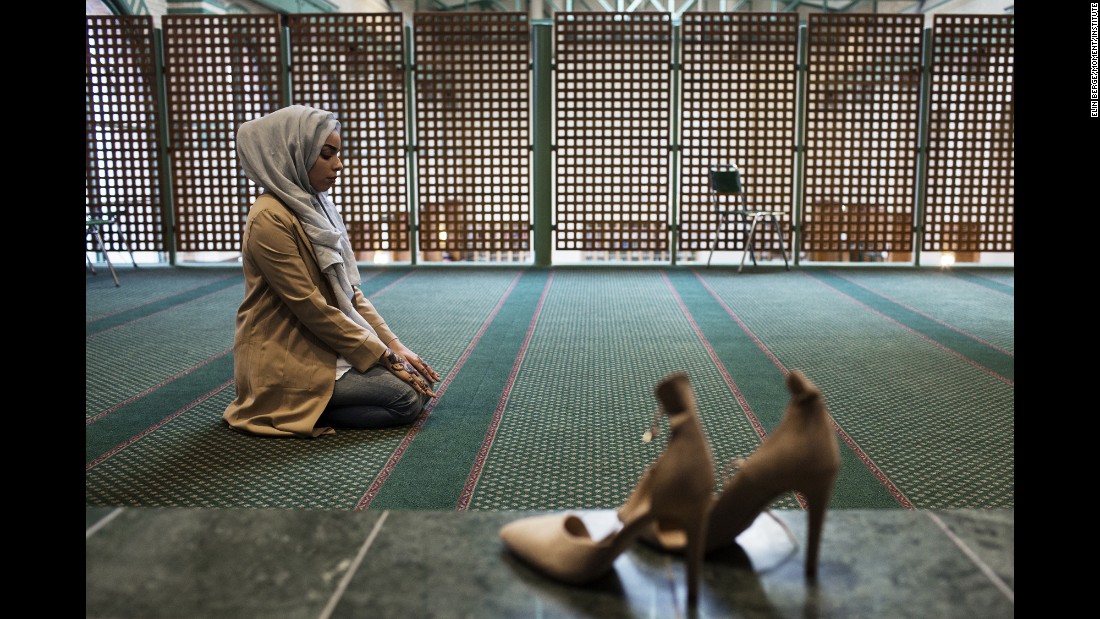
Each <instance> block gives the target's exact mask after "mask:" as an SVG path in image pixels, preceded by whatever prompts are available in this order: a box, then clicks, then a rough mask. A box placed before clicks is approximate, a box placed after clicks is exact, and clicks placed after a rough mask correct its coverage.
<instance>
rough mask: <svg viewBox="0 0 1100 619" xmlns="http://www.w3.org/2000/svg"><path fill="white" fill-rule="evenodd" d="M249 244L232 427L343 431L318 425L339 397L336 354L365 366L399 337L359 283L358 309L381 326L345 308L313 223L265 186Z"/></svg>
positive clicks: (251, 218) (251, 217) (249, 227)
mask: <svg viewBox="0 0 1100 619" xmlns="http://www.w3.org/2000/svg"><path fill="white" fill-rule="evenodd" d="M241 246H242V248H243V251H242V253H243V259H244V301H242V302H241V305H240V307H239V308H238V309H237V328H236V335H235V337H234V340H233V355H234V357H233V368H234V372H233V375H234V378H235V379H236V383H237V385H236V386H237V398H236V399H235V400H233V402H232V403H230V404H229V406H228V407H227V408H226V409H225V412H224V413H223V414H222V417H223V418H224V419H225V420H226V422H228V423H229V425H230V427H232V428H235V429H237V430H241V431H244V432H250V433H253V434H261V435H265V436H300V437H315V436H320V435H322V434H334V433H335V430H333V429H332V428H329V427H324V426H321V427H315V424H316V423H317V419H318V418H319V417H320V416H321V413H322V412H324V410H325V407H326V406H327V405H328V401H329V399H330V398H331V397H332V390H333V387H334V384H335V382H336V381H335V379H336V358H337V355H342V356H343V357H344V358H345V359H347V360H348V362H349V363H351V365H352V366H353V367H355V369H357V370H360V371H366V370H367V369H368V368H370V367H371V366H373V365H374V364H376V363H378V360H379V358H380V357H381V356H382V353H384V352H385V351H386V348H387V344H388V343H389V342H391V341H393V340H394V339H396V338H397V336H396V335H394V333H393V332H392V331H391V330H390V328H389V327H388V326H386V322H385V321H384V320H383V319H382V316H381V315H379V314H378V312H377V311H376V310H375V309H374V306H373V305H372V304H371V302H370V301H368V300H367V298H366V297H365V296H363V293H362V292H360V291H359V289H358V288H356V289H355V297H354V299H353V303H354V305H355V308H356V309H357V310H358V311H359V313H360V314H362V316H363V317H364V318H366V320H367V324H369V325H371V326H372V327H374V330H375V332H376V333H377V335H376V334H375V333H371V332H370V331H368V330H367V329H364V328H363V327H362V326H360V325H358V324H356V322H355V321H354V320H352V319H351V318H349V317H348V316H347V315H345V314H344V313H343V312H341V311H340V309H339V308H338V307H337V306H336V302H335V300H334V297H333V291H332V288H331V286H330V285H329V284H328V283H327V281H326V279H325V277H324V275H323V274H322V273H321V269H320V267H318V265H317V262H316V260H315V259H314V257H313V250H312V249H311V246H310V243H309V239H308V238H307V237H306V232H305V230H304V229H303V228H302V225H301V224H300V223H299V222H298V218H297V217H295V216H294V213H292V212H291V211H290V210H289V209H287V208H286V206H284V205H283V204H282V203H281V202H279V200H278V199H276V198H275V197H273V196H271V195H268V194H264V195H262V196H260V198H259V199H257V200H256V202H255V203H254V204H253V205H252V208H251V209H250V210H249V212H248V219H247V220H246V222H245V228H244V237H243V239H242V245H241Z"/></svg>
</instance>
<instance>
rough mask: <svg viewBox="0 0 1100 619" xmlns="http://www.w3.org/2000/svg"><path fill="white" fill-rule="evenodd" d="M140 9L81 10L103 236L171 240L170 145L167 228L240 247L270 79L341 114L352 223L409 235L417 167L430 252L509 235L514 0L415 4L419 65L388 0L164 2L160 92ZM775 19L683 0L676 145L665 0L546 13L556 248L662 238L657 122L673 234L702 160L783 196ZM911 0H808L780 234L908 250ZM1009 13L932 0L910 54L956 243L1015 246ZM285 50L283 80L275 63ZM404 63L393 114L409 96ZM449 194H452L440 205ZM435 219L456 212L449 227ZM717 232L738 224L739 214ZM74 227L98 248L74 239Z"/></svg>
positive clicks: (785, 100) (698, 199) (831, 249)
mask: <svg viewBox="0 0 1100 619" xmlns="http://www.w3.org/2000/svg"><path fill="white" fill-rule="evenodd" d="M150 19H151V18H149V17H122V16H88V18H87V41H88V50H87V81H86V90H87V104H86V116H87V134H86V153H87V170H86V173H87V195H86V210H88V212H89V213H91V212H92V210H93V209H99V208H106V207H111V206H118V205H119V202H125V203H126V204H125V205H124V206H125V208H124V209H123V210H124V212H123V218H122V220H121V222H120V225H118V226H115V227H113V228H111V227H109V228H108V230H107V232H108V234H109V236H108V237H107V239H106V240H107V241H108V245H109V248H110V249H111V250H112V251H125V250H127V249H133V250H135V251H166V245H168V244H169V237H165V236H164V231H163V229H164V227H165V226H164V220H163V216H162V213H163V212H164V210H165V209H166V208H169V207H167V206H166V205H165V202H166V201H167V200H168V197H167V196H162V195H161V191H162V189H161V188H162V187H164V186H166V185H165V184H164V183H166V181H165V180H164V179H163V178H162V177H164V175H165V174H166V170H164V169H162V168H164V167H165V166H167V165H170V166H171V172H172V176H171V177H170V180H171V182H172V186H173V195H172V196H171V204H172V205H173V207H171V208H173V213H174V215H175V228H174V232H175V234H176V238H175V239H174V241H175V243H176V245H175V248H176V249H177V250H178V251H181V252H196V253H197V252H206V251H218V252H220V251H229V252H236V251H239V238H240V232H241V225H242V223H243V221H244V216H245V214H246V211H247V208H248V206H249V205H250V204H251V202H252V200H253V198H254V197H255V195H254V194H255V191H256V188H255V187H254V186H253V185H252V184H251V182H250V181H248V180H247V179H245V178H244V176H243V173H242V172H241V171H240V170H239V165H238V164H237V161H236V154H235V151H234V142H233V138H234V135H235V131H236V128H237V127H239V125H240V124H241V123H242V122H244V121H246V120H251V119H253V118H256V117H258V116H260V115H262V114H266V113H269V112H271V111H274V110H275V109H277V108H278V107H281V106H282V105H284V104H285V103H286V102H287V101H290V102H295V103H297V102H303V103H308V104H314V105H327V106H328V107H329V108H330V109H332V110H333V111H336V112H337V113H338V114H340V116H341V121H342V122H343V126H344V131H345V138H346V139H345V149H346V150H347V151H348V152H347V157H348V158H349V160H348V162H347V163H348V164H349V165H348V168H349V169H348V170H347V172H346V174H345V178H344V179H342V180H343V182H342V183H340V184H339V185H338V187H337V189H336V190H335V191H334V198H335V199H337V200H338V205H340V206H341V208H343V209H344V210H345V212H346V213H348V218H349V219H350V220H351V221H349V228H350V229H351V230H352V233H353V240H354V241H355V242H356V243H360V244H362V246H361V247H357V249H360V250H369V249H386V248H387V246H386V244H387V243H388V244H389V245H388V249H390V250H391V251H403V250H404V249H405V248H408V247H409V246H410V245H411V238H412V236H411V235H410V234H409V227H408V224H409V221H410V219H412V218H413V215H411V214H410V213H409V210H410V209H409V207H408V205H407V204H406V202H407V196H409V195H410V191H411V190H412V189H414V187H412V186H406V183H407V182H408V183H411V182H412V180H413V179H415V180H417V181H418V182H420V183H421V188H420V192H419V194H417V204H418V211H417V213H415V215H416V216H418V217H419V218H421V219H422V220H424V221H421V222H420V223H421V225H424V226H425V229H424V231H423V232H424V234H423V238H422V241H423V244H422V246H421V247H420V249H421V250H422V251H425V254H426V260H427V261H432V260H435V259H438V258H437V257H436V256H438V255H440V252H452V253H453V252H462V253H469V252H484V251H486V250H496V251H513V252H516V255H517V256H520V257H519V258H517V259H519V260H523V259H524V256H527V255H528V254H527V253H526V252H528V251H529V250H528V247H529V238H530V235H531V234H532V231H531V230H530V220H529V216H530V214H529V208H530V207H529V197H528V193H529V184H528V183H529V177H530V173H531V169H532V165H533V163H535V162H532V161H531V160H530V152H529V148H530V144H529V141H530V137H529V131H530V127H529V122H530V121H529V117H528V115H529V111H530V109H531V104H530V102H529V98H530V91H529V86H528V84H529V79H530V75H531V66H530V65H531V61H532V58H531V52H530V28H529V24H528V23H527V21H526V19H527V18H526V15H525V14H507V13H502V14H481V13H466V14H461V15H458V14H448V13H425V14H423V15H422V16H420V17H419V20H418V22H417V28H416V29H417V33H418V38H417V39H416V48H417V49H416V50H415V54H414V56H416V57H418V58H419V60H418V61H417V62H418V63H419V66H418V67H417V68H416V71H413V70H412V68H411V67H406V66H404V61H403V59H404V54H405V49H404V48H405V46H406V44H407V43H406V41H404V36H405V35H404V29H403V27H402V25H401V21H400V19H401V17H400V15H398V14H396V13H395V14H392V15H391V14H364V15H353V14H344V15H312V14H311V15H292V16H289V17H288V18H287V19H288V20H289V21H288V22H287V23H288V24H289V25H290V32H291V35H290V38H291V40H290V42H289V45H288V46H287V48H288V49H290V50H291V51H290V53H291V56H292V58H291V59H289V60H288V59H286V58H284V57H283V46H282V44H283V40H282V38H281V37H282V35H281V32H282V31H283V28H282V27H281V26H280V18H279V16H277V15H274V14H263V15H226V16H211V15H168V16H165V17H164V18H163V25H164V26H163V27H164V31H163V37H162V39H163V45H164V50H165V59H164V67H163V75H164V79H165V89H166V99H165V102H164V105H163V107H164V108H165V109H167V114H166V115H165V116H166V117H163V118H162V117H159V116H158V110H159V109H160V107H161V106H159V105H158V100H157V96H158V94H157V88H156V82H157V77H156V74H157V70H158V69H157V67H156V66H155V64H156V61H155V56H156V55H155V51H154V50H155V39H154V36H153V35H154V31H153V28H152V24H151V21H150ZM794 19H795V16H794V15H793V14H786V13H783V14H778V13H777V14H766V13H765V14H757V13H752V12H748V13H741V12H734V13H720V14H717V15H713V14H706V13H687V14H685V16H684V26H683V29H682V32H683V34H682V42H683V64H682V68H681V69H680V71H682V77H683V94H682V104H681V107H680V108H679V109H680V110H681V113H682V117H681V119H680V120H681V126H682V127H683V129H684V131H683V135H682V143H681V144H680V145H676V144H672V143H671V141H672V139H673V136H672V134H671V127H670V120H669V119H670V115H671V114H672V112H673V110H674V109H676V108H675V107H674V103H676V102H674V101H673V95H674V94H675V93H674V92H673V91H672V90H671V88H670V85H671V75H673V74H674V71H675V69H673V68H672V67H671V62H672V60H673V59H672V57H671V56H672V54H671V50H672V42H673V41H672V39H673V31H672V28H671V24H670V22H669V16H668V15H667V14H665V13H625V14H616V13H591V14H589V13H558V14H557V15H556V17H555V31H554V36H555V51H554V58H553V61H554V62H555V63H556V64H555V65H554V77H555V80H556V81H555V84H554V85H555V88H556V92H555V95H554V103H555V105H556V122H555V132H556V133H555V139H556V145H555V147H556V156H555V161H554V162H553V163H554V165H555V166H556V169H555V174H556V177H555V181H556V199H557V204H556V212H555V215H556V219H557V221H556V226H557V231H556V242H557V245H556V246H557V248H558V249H564V250H568V249H573V250H585V251H620V250H627V249H629V250H637V251H643V252H658V251H667V238H668V228H669V225H670V223H677V222H673V221H670V219H669V214H670V213H671V212H673V209H672V208H671V205H672V202H673V201H674V200H675V199H677V198H674V197H672V196H670V195H668V194H669V192H668V187H669V175H670V160H672V157H671V156H670V150H671V149H675V148H677V147H678V146H679V147H680V148H681V150H682V157H681V163H682V179H681V180H680V186H681V191H680V196H679V197H678V199H680V200H681V206H682V208H681V209H680V212H679V215H680V221H679V223H680V224H681V226H682V234H681V235H680V239H681V241H680V247H679V248H680V249H686V250H699V249H705V248H706V247H707V240H708V239H707V233H708V231H709V230H710V229H711V226H712V224H713V223H714V221H713V218H712V216H711V214H710V213H709V208H708V207H707V205H706V202H705V198H706V189H705V188H706V179H705V168H706V166H708V165H711V164H712V162H714V163H726V162H727V161H728V160H730V159H733V160H734V161H736V162H737V163H738V164H739V165H741V167H742V168H743V169H744V178H745V181H746V183H745V184H746V186H747V189H748V190H749V192H750V193H749V195H750V198H751V200H752V201H753V202H754V203H755V204H754V205H758V206H766V207H768V208H772V209H775V210H782V211H784V212H787V213H791V214H792V215H793V214H797V211H796V210H795V209H794V208H793V207H792V203H791V202H789V201H785V200H784V197H783V196H784V194H785V193H787V192H789V191H790V187H791V180H790V177H791V174H792V172H791V170H792V166H793V165H794V161H795V155H794V153H793V151H794V149H795V148H796V147H797V146H798V145H797V144H795V143H794V142H795V141H796V140H797V138H796V137H792V129H791V126H792V123H793V122H794V121H792V118H791V114H796V115H797V111H798V106H799V104H800V103H801V102H799V101H797V100H792V98H793V99H797V93H796V92H794V91H793V87H792V82H793V81H794V79H795V78H794V76H793V75H792V71H793V69H792V68H791V67H790V63H791V62H792V60H791V58H792V57H793V56H794V55H795V54H796V52H795V51H794V47H796V44H795V42H794V33H793V32H792V30H793V20H794ZM922 23H923V22H922V19H921V18H920V16H916V15H914V16H900V15H867V14H823V15H810V16H809V23H808V25H807V26H806V32H807V34H808V37H807V39H808V50H806V51H807V56H808V68H807V69H806V75H805V81H806V88H805V93H804V94H805V97H806V99H805V105H806V115H805V119H804V125H805V149H806V153H805V157H804V161H803V164H804V183H805V185H804V190H803V192H802V193H801V194H800V195H796V196H794V202H795V203H797V202H798V201H802V202H803V204H802V205H801V206H802V209H803V213H802V215H803V217H804V228H803V234H802V241H803V245H802V246H801V248H795V250H796V251H799V250H801V253H802V255H803V258H804V259H805V258H808V259H810V260H833V259H863V258H861V257H860V256H859V255H860V254H864V253H867V252H870V253H871V254H875V253H877V252H882V251H888V252H892V253H891V255H892V256H898V255H901V256H907V255H912V254H911V252H912V250H913V246H912V227H913V225H914V219H915V217H916V215H917V207H918V205H917V204H916V201H917V198H918V197H919V195H920V193H919V192H918V191H917V189H918V188H917V187H916V186H915V185H916V182H917V180H916V179H917V169H918V165H917V164H918V161H917V152H916V151H917V146H918V144H919V142H918V135H917V131H918V129H917V118H918V114H919V113H920V110H919V95H920V93H919V86H920V83H921V77H922V75H921V73H920V71H921V66H920V58H921V34H922ZM1013 23H1014V21H1013V17H1012V16H972V15H940V16H936V19H935V24H934V28H933V29H932V38H931V43H932V45H933V49H932V50H931V52H932V53H931V54H930V56H931V66H930V67H928V68H926V73H925V75H924V77H926V78H927V79H928V80H929V82H928V84H927V85H928V86H929V90H930V97H931V101H930V103H929V108H930V109H929V110H928V113H929V116H928V126H929V149H928V157H927V184H926V186H925V187H923V188H922V189H925V190H926V194H927V208H926V211H923V212H922V214H923V215H924V218H923V223H925V225H926V229H925V233H926V234H925V236H924V237H923V239H924V240H923V243H922V245H921V247H922V249H924V250H928V251H936V250H939V251H964V252H972V253H973V254H974V257H975V259H976V255H977V252H1012V251H1014V193H1013V192H1014V189H1013V180H1014V163H1013V160H1014V147H1013V126H1014V116H1013V106H1014V96H1015V91H1014V85H1013V64H1012V62H1013V60H1012V59H1013V54H1014V51H1015V47H1014V38H1013ZM534 61H535V62H540V63H547V64H549V63H550V61H549V60H548V59H538V58H536V59H534ZM288 62H289V63H290V65H289V67H288V64H287V63H288ZM288 70H289V72H290V73H291V74H292V75H293V83H294V91H293V92H292V93H288V92H287V91H286V88H287V86H286V85H285V84H284V83H283V78H284V75H283V73H284V72H285V71H288ZM410 79H413V80H415V82H416V83H415V89H416V93H415V94H416V97H417V99H416V105H415V113H414V114H411V113H410V112H409V111H408V110H409V109H411V106H412V102H407V101H406V100H405V97H406V91H407V89H409V88H412V87H413V84H410V83H409V82H408V80H410ZM761 105H762V106H763V108H761V107H760V106H761ZM162 128H163V129H162ZM413 130H415V131H416V133H414V134H410V133H408V131H413ZM161 131H165V132H166V133H167V134H168V137H169V148H168V149H167V161H168V162H169V163H165V159H164V151H165V148H164V146H163V145H161V144H160V143H159V135H161ZM406 135H415V136H416V138H415V139H411V138H406V137H405V136H406ZM351 136H354V139H348V138H350V137H351ZM416 140H419V145H418V147H419V150H418V152H416V154H415V160H416V161H417V162H418V163H419V169H416V168H413V169H408V168H407V166H406V161H408V160H409V156H408V155H407V154H406V152H405V151H406V150H407V149H411V148H412V145H410V144H408V142H409V141H413V142H415V141H416ZM351 157H356V158H358V161H355V162H354V163H353V162H352V161H351V160H350V158H351ZM540 165H541V164H540ZM459 199H461V200H465V201H467V202H469V203H470V204H469V209H468V210H439V209H437V208H436V206H435V205H436V204H438V203H440V202H441V201H442V202H447V201H448V200H450V201H456V200H459ZM920 207H921V209H922V210H923V209H924V205H920ZM433 216H435V217H436V219H435V223H434V224H433V223H432V222H431V221H429V220H431V218H432V217H433ZM440 216H441V217H442V218H440ZM440 221H442V222H444V224H445V225H446V226H454V227H455V229H459V228H462V229H464V230H465V231H462V232H460V233H459V234H457V235H455V236H451V235H448V238H447V239H446V240H444V239H443V238H442V236H441V235H439V234H438V230H439V226H438V224H439V222H440ZM395 222H396V223H395ZM486 222H488V223H490V224H492V225H487V223H486ZM785 223H786V224H787V225H788V226H789V222H785ZM382 224H385V225H382ZM432 229H435V230H436V231H437V232H436V233H432V232H431V230H432ZM471 230H472V231H471ZM788 231H789V228H788ZM763 232H767V233H769V234H770V231H767V230H764V231H763ZM766 239H767V242H768V243H769V244H771V243H772V242H773V239H771V238H770V236H769V237H766ZM724 243H725V244H723V245H721V247H723V248H726V249H738V248H740V244H739V243H740V240H739V239H737V238H736V237H734V238H727V239H726V240H725V241H724ZM86 248H87V250H88V251H94V249H93V247H92V245H91V244H90V241H89V244H87V245H86ZM433 254H434V256H433ZM891 259H897V258H896V257H895V258H891ZM904 259H907V258H903V260H904Z"/></svg>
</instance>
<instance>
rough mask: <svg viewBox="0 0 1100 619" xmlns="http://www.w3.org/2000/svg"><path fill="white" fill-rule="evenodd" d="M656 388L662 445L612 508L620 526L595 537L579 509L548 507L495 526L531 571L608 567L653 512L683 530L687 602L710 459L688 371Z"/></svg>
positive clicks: (693, 598)
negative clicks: (552, 510) (664, 433)
mask: <svg viewBox="0 0 1100 619" xmlns="http://www.w3.org/2000/svg"><path fill="white" fill-rule="evenodd" d="M655 392H656V396H657V399H658V400H659V401H660V403H661V407H662V409H663V411H664V413H665V414H666V415H667V416H668V418H669V429H670V436H669V439H668V444H667V445H666V446H665V450H664V452H662V454H661V456H660V457H659V458H658V459H657V461H656V462H655V463H654V464H653V465H652V466H651V467H650V468H649V469H648V470H646V472H645V473H644V474H643V476H642V479H641V481H640V482H639V483H638V485H637V487H635V489H634V491H633V492H632V493H631V495H630V497H629V498H628V499H627V501H626V503H625V504H624V505H623V506H622V507H621V508H620V509H619V519H620V520H621V521H622V527H621V528H620V529H618V530H617V531H616V532H614V533H612V534H610V535H608V536H607V537H604V538H603V539H600V540H595V539H593V538H592V536H591V535H590V534H589V532H588V529H587V527H586V526H585V524H584V522H583V521H582V520H581V519H580V517H579V516H577V515H575V514H570V513H565V514H548V515H542V516H532V517H529V518H522V519H520V520H516V521H513V522H510V523H508V524H506V525H504V526H503V527H501V529H500V538H501V540H502V541H503V542H504V545H505V546H506V547H507V548H508V550H509V551H511V552H512V553H513V554H514V555H516V556H517V557H519V558H520V559H521V560H523V561H524V562H525V563H527V564H528V565H530V566H531V567H533V568H535V569H537V570H538V571H540V572H542V573H544V574H546V575H548V576H550V577H552V578H555V579H557V580H560V581H563V582H566V583H571V584H585V583H589V582H592V581H594V580H596V579H598V578H600V577H601V576H603V575H605V574H607V573H608V572H610V571H611V569H612V565H613V563H614V562H615V559H616V558H617V557H618V556H619V555H620V554H621V553H622V552H623V551H624V550H625V549H626V548H627V547H629V545H630V543H631V542H633V541H634V540H635V539H636V538H637V537H638V535H639V534H641V533H642V531H643V530H645V529H646V526H647V525H648V524H649V523H651V522H653V521H654V520H655V519H658V518H660V519H661V521H662V522H667V523H670V525H672V526H675V527H677V529H679V530H681V531H683V532H684V533H683V535H684V538H685V543H684V552H685V554H686V556H687V561H688V566H687V567H688V570H687V578H688V583H687V584H688V604H689V605H694V604H696V602H697V600H698V591H699V573H700V572H701V571H702V561H703V554H704V550H705V538H704V535H705V532H706V524H707V519H708V512H709V510H710V508H711V507H712V506H713V505H714V500H713V496H714V463H713V461H712V459H711V455H710V446H709V445H708V444H707V441H706V438H705V436H704V434H703V429H702V427H701V426H700V424H699V418H698V416H697V415H696V411H695V395H694V393H693V392H692V389H691V384H690V382H689V381H688V377H687V375H686V374H684V373H682V372H681V373H676V374H672V375H670V376H668V377H666V378H665V379H664V380H663V381H662V382H661V383H660V384H658V385H657V388H656V390H655Z"/></svg>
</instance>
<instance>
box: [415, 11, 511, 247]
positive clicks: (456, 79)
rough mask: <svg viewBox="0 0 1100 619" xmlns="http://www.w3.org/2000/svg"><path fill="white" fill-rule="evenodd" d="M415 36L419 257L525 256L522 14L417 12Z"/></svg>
mask: <svg viewBox="0 0 1100 619" xmlns="http://www.w3.org/2000/svg"><path fill="white" fill-rule="evenodd" d="M414 31H415V39H416V50H417V54H416V73H415V75H416V92H417V97H416V109H417V116H416V118H417V120H416V122H417V127H416V136H417V151H416V155H417V156H416V158H417V167H418V174H417V177H418V179H419V188H418V189H419V193H418V204H419V215H420V249H422V250H423V251H425V252H429V253H427V254H426V255H425V259H426V260H441V259H442V260H449V259H454V260H468V259H473V258H474V256H473V255H472V254H471V252H475V251H480V252H488V254H490V255H489V256H488V257H489V258H490V259H493V258H497V257H499V256H497V255H496V254H497V253H498V252H526V251H528V250H529V247H530V227H531V224H530V221H531V214H530V196H529V193H530V192H529V182H530V181H529V179H530V167H531V166H530V158H531V152H530V137H529V136H530V126H529V116H530V113H529V108H530V103H529V98H528V97H529V95H528V93H529V91H530V86H529V82H530V73H531V70H530V62H531V60H530V32H529V27H528V19H527V14H526V13H492V12H479V13H416V14H415V15H414ZM431 252H442V253H437V254H433V253H431ZM507 257H508V258H510V259H523V258H524V256H523V255H515V254H513V255H510V256H507Z"/></svg>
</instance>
